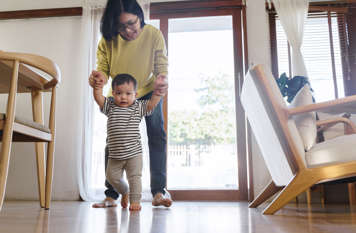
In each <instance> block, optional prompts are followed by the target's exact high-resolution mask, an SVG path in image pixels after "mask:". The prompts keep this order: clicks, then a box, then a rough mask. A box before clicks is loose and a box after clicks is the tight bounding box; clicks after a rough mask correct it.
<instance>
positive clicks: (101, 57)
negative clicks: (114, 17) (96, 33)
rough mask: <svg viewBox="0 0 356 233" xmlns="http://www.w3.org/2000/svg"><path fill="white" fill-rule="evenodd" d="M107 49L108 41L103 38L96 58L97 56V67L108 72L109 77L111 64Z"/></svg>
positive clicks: (105, 72)
mask: <svg viewBox="0 0 356 233" xmlns="http://www.w3.org/2000/svg"><path fill="white" fill-rule="evenodd" d="M107 51H108V48H107V45H106V41H105V39H104V38H101V40H100V42H99V45H98V50H97V51H96V58H97V63H96V65H97V67H96V69H97V70H98V71H101V72H103V73H104V74H106V78H107V79H108V77H109V74H110V66H109V59H108V56H109V54H108V52H107Z"/></svg>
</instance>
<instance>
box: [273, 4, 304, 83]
mask: <svg viewBox="0 0 356 233" xmlns="http://www.w3.org/2000/svg"><path fill="white" fill-rule="evenodd" d="M272 1H273V5H274V7H275V9H276V11H277V14H278V17H279V19H280V22H281V24H282V27H283V29H284V31H285V33H286V36H287V39H288V42H289V44H290V45H291V47H292V76H296V75H300V76H306V77H307V76H308V75H307V70H306V67H305V64H304V59H303V55H302V52H301V46H302V43H303V33H304V21H305V19H306V18H307V15H308V6H309V1H308V0H272Z"/></svg>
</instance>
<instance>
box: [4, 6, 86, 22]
mask: <svg viewBox="0 0 356 233" xmlns="http://www.w3.org/2000/svg"><path fill="white" fill-rule="evenodd" d="M82 14H83V9H82V7H71V8H52V9H36V10H23V11H3V12H0V20H5V19H27V18H48V17H63V16H81V15H82Z"/></svg>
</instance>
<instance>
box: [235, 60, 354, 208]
mask: <svg viewBox="0 0 356 233" xmlns="http://www.w3.org/2000/svg"><path fill="white" fill-rule="evenodd" d="M241 102H242V105H243V107H244V109H245V112H246V115H247V118H248V120H249V122H250V125H251V128H252V131H253V133H254V135H255V138H256V141H257V144H258V145H259V147H260V149H261V154H262V156H263V158H264V160H265V162H266V165H267V168H268V170H269V172H270V174H271V177H272V181H271V182H270V183H269V184H268V185H267V186H266V188H265V189H264V190H263V191H262V193H261V194H260V195H259V196H258V197H257V198H256V199H255V200H254V201H253V202H252V203H251V204H250V207H257V206H258V205H259V204H261V203H263V202H264V201H266V200H267V199H268V198H270V197H271V196H273V195H274V194H276V193H277V192H278V191H280V190H281V192H280V193H279V194H278V195H277V196H276V197H275V199H274V200H273V201H272V203H270V204H269V205H268V206H267V207H266V209H265V210H264V211H263V213H264V214H274V213H275V212H276V211H278V210H279V209H281V208H283V206H284V205H286V204H287V203H288V202H289V201H290V200H292V199H293V198H295V197H296V196H297V195H298V194H300V193H301V192H304V191H306V190H307V189H308V188H310V187H311V186H312V185H314V184H317V183H322V182H326V181H331V180H340V179H344V178H347V177H352V176H355V175H356V150H354V144H355V142H356V131H353V134H349V135H344V136H340V137H336V138H334V139H331V140H327V141H325V142H322V143H317V144H316V145H315V146H313V147H312V148H311V149H310V150H309V151H307V152H305V151H304V146H303V143H302V140H301V138H300V135H299V132H298V130H297V128H296V125H295V122H294V120H293V116H294V115H297V114H302V113H306V112H313V111H325V112H332V113H343V112H347V111H348V110H349V109H355V108H356V96H350V97H347V98H343V99H337V100H334V101H327V102H323V103H315V104H310V105H306V106H301V107H295V108H288V107H287V106H286V104H285V102H284V99H283V97H282V95H281V93H280V91H279V89H278V86H277V84H276V82H275V80H274V78H273V76H272V74H271V73H270V72H266V71H265V70H264V68H263V66H261V65H258V66H256V67H254V68H253V69H251V70H250V71H249V73H248V74H247V76H246V78H245V80H244V84H243V87H242V93H241ZM340 120H341V119H340ZM342 121H344V122H345V120H344V119H342ZM324 123H331V122H324ZM347 123H348V124H349V125H350V127H351V128H353V127H354V125H353V124H352V123H350V122H348V121H347Z"/></svg>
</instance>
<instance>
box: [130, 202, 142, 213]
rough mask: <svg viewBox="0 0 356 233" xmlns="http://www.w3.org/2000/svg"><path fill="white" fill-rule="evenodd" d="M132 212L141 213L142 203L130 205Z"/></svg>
mask: <svg viewBox="0 0 356 233" xmlns="http://www.w3.org/2000/svg"><path fill="white" fill-rule="evenodd" d="M129 210H130V211H140V210H141V204H140V203H130V208H129Z"/></svg>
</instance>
